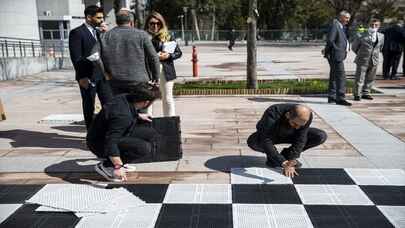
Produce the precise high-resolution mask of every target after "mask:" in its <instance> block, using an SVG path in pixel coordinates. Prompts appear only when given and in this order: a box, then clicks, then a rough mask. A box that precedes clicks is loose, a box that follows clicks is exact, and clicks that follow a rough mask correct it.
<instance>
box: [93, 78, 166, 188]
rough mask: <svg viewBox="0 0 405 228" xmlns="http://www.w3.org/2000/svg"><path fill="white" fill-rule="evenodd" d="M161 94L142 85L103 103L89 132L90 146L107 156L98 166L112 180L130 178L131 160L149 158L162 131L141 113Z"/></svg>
mask: <svg viewBox="0 0 405 228" xmlns="http://www.w3.org/2000/svg"><path fill="white" fill-rule="evenodd" d="M157 97H158V95H157V94H156V93H155V92H154V91H152V90H150V89H148V88H147V85H144V84H141V85H139V86H136V88H133V91H131V93H129V94H122V95H118V96H116V97H114V98H113V99H112V100H111V102H109V103H107V104H106V105H104V106H103V108H102V109H101V111H100V113H99V114H98V115H97V116H96V118H95V119H94V121H93V122H92V124H91V127H90V129H89V131H88V133H87V138H86V139H87V146H88V148H89V149H90V151H91V152H93V153H94V154H95V155H96V156H97V157H99V158H103V159H105V160H104V161H103V162H101V163H99V164H97V165H96V166H95V170H96V171H97V173H99V174H100V175H102V176H103V177H105V178H106V179H107V180H109V181H126V180H127V177H126V172H127V171H129V170H128V169H130V168H131V167H130V166H128V165H127V163H137V162H143V161H149V160H150V158H151V156H152V149H153V146H154V145H156V142H157V140H158V138H159V134H158V133H157V132H156V130H154V129H153V128H152V127H151V124H150V122H151V121H152V119H151V117H150V116H149V115H148V114H145V113H140V112H139V110H142V109H146V108H147V107H149V106H150V105H151V104H152V102H153V101H154V100H155V99H156V98H157Z"/></svg>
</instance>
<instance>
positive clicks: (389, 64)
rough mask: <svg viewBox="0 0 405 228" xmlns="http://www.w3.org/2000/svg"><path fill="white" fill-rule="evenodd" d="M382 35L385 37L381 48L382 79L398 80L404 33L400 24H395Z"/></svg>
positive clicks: (404, 38)
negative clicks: (382, 60) (382, 58)
mask: <svg viewBox="0 0 405 228" xmlns="http://www.w3.org/2000/svg"><path fill="white" fill-rule="evenodd" d="M382 33H383V34H384V36H385V40H384V47H383V57H384V62H383V77H384V79H391V80H398V79H399V77H397V76H396V74H397V69H398V65H399V61H400V59H401V54H402V52H403V51H404V44H403V43H404V42H405V41H404V40H405V32H404V30H403V28H402V25H401V23H400V22H399V23H396V24H394V25H392V26H390V27H388V28H387V29H384V30H383V31H382Z"/></svg>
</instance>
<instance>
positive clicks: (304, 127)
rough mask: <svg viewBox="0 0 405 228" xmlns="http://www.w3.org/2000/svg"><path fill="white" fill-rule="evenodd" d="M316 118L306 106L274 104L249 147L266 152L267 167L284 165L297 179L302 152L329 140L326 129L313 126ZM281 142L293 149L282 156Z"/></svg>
mask: <svg viewBox="0 0 405 228" xmlns="http://www.w3.org/2000/svg"><path fill="white" fill-rule="evenodd" d="M312 118H313V115H312V112H311V110H310V109H309V108H308V107H306V106H304V105H298V104H289V103H284V104H275V105H272V106H270V107H269V108H268V109H267V110H266V111H265V112H264V114H263V116H262V118H261V119H260V121H259V122H258V123H257V125H256V129H257V131H256V132H255V133H253V134H252V135H250V136H249V138H248V140H247V143H248V146H249V147H250V148H251V149H253V150H256V151H260V152H264V153H266V155H267V161H266V165H268V166H270V167H277V166H281V167H283V168H284V174H285V175H286V176H288V177H294V175H297V173H296V170H295V168H296V167H300V166H301V164H300V163H299V162H298V161H297V158H299V157H300V154H301V152H303V151H305V150H307V149H309V148H312V147H315V146H318V145H320V144H322V143H324V142H325V141H326V138H327V134H326V133H325V132H324V131H323V130H320V129H317V128H311V127H309V126H310V125H311V122H312ZM281 143H289V144H291V146H290V147H288V148H285V149H283V151H282V152H281V153H278V152H277V149H276V147H275V146H274V145H275V144H281Z"/></svg>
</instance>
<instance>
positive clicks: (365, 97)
mask: <svg viewBox="0 0 405 228" xmlns="http://www.w3.org/2000/svg"><path fill="white" fill-rule="evenodd" d="M361 98H363V99H366V100H373V99H374V98H373V97H372V96H370V95H368V94H366V95H363V96H361Z"/></svg>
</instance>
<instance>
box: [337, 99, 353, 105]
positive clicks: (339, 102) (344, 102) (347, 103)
mask: <svg viewBox="0 0 405 228" xmlns="http://www.w3.org/2000/svg"><path fill="white" fill-rule="evenodd" d="M336 104H337V105H343V106H352V104H351V103H349V102H347V101H346V100H339V101H336Z"/></svg>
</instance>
